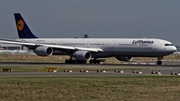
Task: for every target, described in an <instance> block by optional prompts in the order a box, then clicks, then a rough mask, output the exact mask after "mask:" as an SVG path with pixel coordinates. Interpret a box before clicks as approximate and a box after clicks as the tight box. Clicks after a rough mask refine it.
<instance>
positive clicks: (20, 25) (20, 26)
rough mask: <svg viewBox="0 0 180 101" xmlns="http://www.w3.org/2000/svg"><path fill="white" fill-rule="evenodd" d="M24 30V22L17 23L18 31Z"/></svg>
mask: <svg viewBox="0 0 180 101" xmlns="http://www.w3.org/2000/svg"><path fill="white" fill-rule="evenodd" d="M23 28H24V21H23V20H21V19H20V20H19V21H18V22H17V29H18V31H22V30H23Z"/></svg>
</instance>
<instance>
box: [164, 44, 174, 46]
mask: <svg viewBox="0 0 180 101" xmlns="http://www.w3.org/2000/svg"><path fill="white" fill-rule="evenodd" d="M164 46H173V44H165V45H164Z"/></svg>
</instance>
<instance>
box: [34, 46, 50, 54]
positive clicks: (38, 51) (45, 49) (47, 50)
mask: <svg viewBox="0 0 180 101" xmlns="http://www.w3.org/2000/svg"><path fill="white" fill-rule="evenodd" d="M34 52H35V53H36V54H37V55H38V56H51V55H52V54H53V49H52V48H51V47H45V46H39V47H37V48H36V49H35V50H34Z"/></svg>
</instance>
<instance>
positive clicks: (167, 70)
mask: <svg viewBox="0 0 180 101" xmlns="http://www.w3.org/2000/svg"><path fill="white" fill-rule="evenodd" d="M145 63H146V64H144V62H143V64H99V65H92V64H62V63H28V62H23V63H18V62H10V63H6V62H0V65H1V66H15V65H20V66H21V65H23V66H29V65H33V66H34V65H37V66H45V67H46V66H47V67H48V66H57V65H58V66H71V67H74V68H76V67H81V66H82V67H84V66H94V67H96V66H102V67H105V66H110V67H112V68H113V67H116V68H117V67H119V68H122V67H124V68H126V66H128V67H130V68H131V67H132V68H136V67H137V68H139V67H140V68H156V69H155V70H153V72H154V73H157V74H151V72H152V70H141V71H136V70H135V71H134V72H135V73H132V72H133V70H123V73H118V71H117V72H116V73H115V72H114V70H113V69H112V70H109V71H106V72H97V71H89V72H88V73H86V72H77V71H76V72H63V71H58V72H1V73H0V77H38V76H40V77H49V76H51V77H53V76H155V75H157V76H170V75H171V71H172V73H174V74H175V73H176V74H177V75H178V73H179V72H180V62H179V61H172V62H170V61H168V62H165V64H167V63H170V64H169V65H161V66H157V65H152V64H151V65H150V64H149V61H147V62H145ZM159 70H160V71H159ZM136 72H137V73H136ZM140 73H142V74H140ZM158 73H161V74H158Z"/></svg>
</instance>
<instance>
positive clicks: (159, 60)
mask: <svg viewBox="0 0 180 101" xmlns="http://www.w3.org/2000/svg"><path fill="white" fill-rule="evenodd" d="M157 59H158V61H157V62H156V64H157V65H162V61H161V60H162V59H163V57H157Z"/></svg>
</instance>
